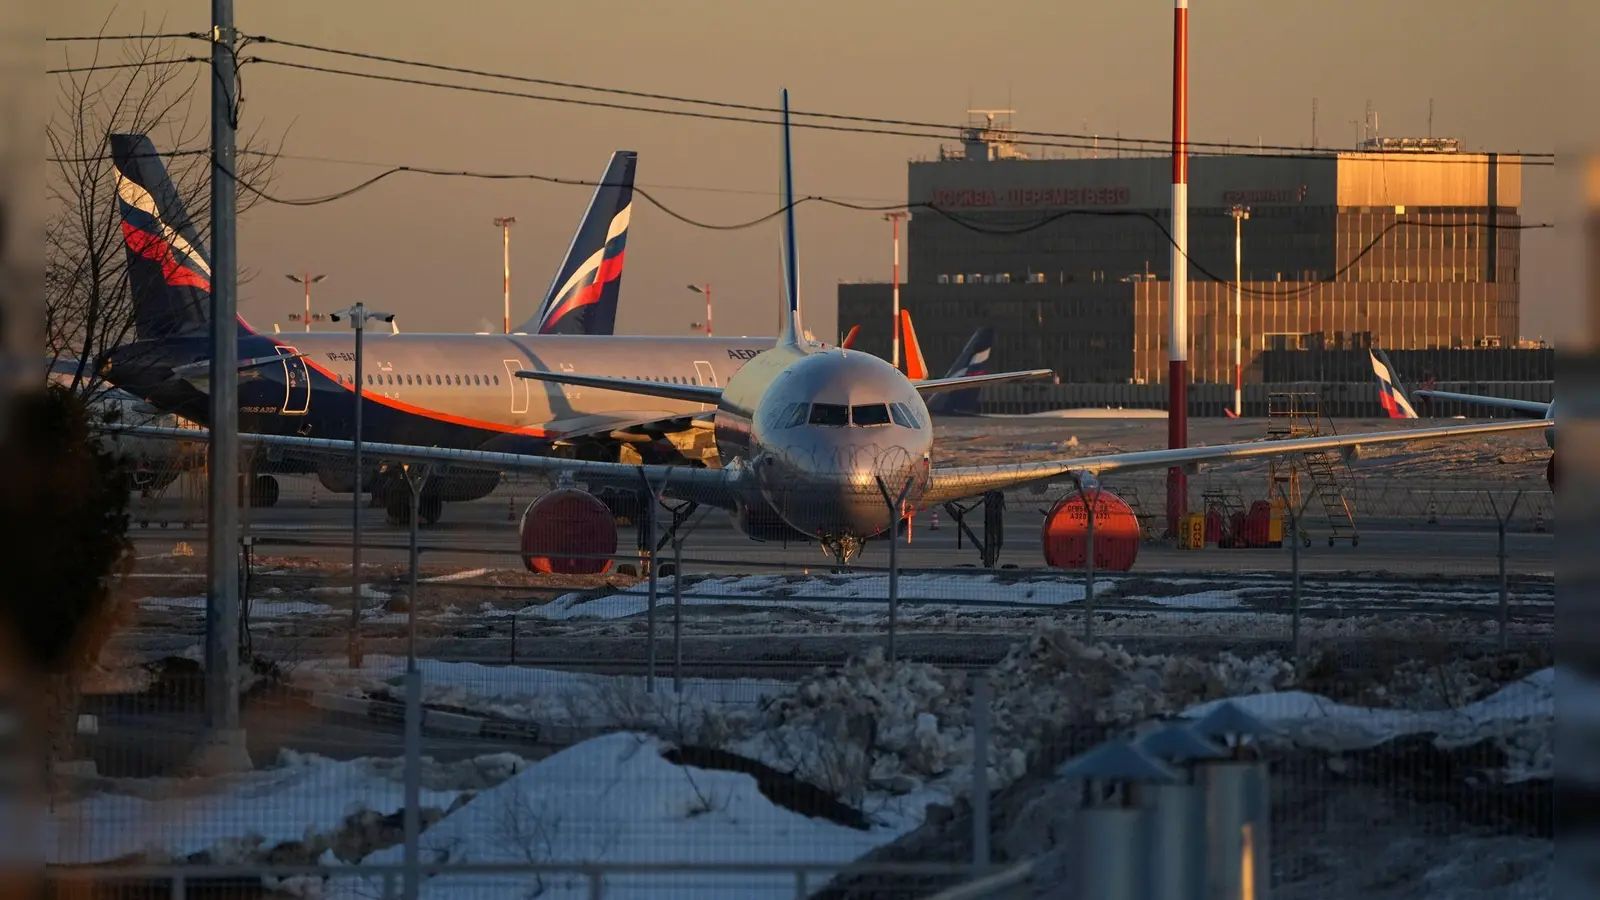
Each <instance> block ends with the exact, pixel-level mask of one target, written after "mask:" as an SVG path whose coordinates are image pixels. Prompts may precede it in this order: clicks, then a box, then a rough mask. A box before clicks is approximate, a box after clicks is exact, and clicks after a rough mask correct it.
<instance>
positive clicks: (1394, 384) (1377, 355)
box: [1367, 347, 1417, 419]
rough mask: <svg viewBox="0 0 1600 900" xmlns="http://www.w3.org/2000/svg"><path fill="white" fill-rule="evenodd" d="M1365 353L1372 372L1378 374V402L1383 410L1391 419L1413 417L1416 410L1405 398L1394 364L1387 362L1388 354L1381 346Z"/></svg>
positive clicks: (1403, 387) (1403, 388) (1415, 415)
mask: <svg viewBox="0 0 1600 900" xmlns="http://www.w3.org/2000/svg"><path fill="white" fill-rule="evenodd" d="M1367 355H1368V356H1370V357H1371V358H1372V372H1373V374H1374V375H1377V376H1378V402H1379V403H1380V404H1382V405H1383V411H1384V412H1385V413H1387V414H1388V415H1389V418H1391V419H1415V418H1416V417H1417V411H1416V410H1415V409H1413V408H1412V406H1411V401H1410V400H1407V399H1406V392H1405V386H1404V385H1403V384H1401V383H1400V376H1399V375H1398V374H1396V373H1395V370H1394V364H1392V363H1390V362H1389V355H1388V354H1387V353H1384V352H1383V348H1381V347H1377V348H1373V349H1372V350H1369V351H1367Z"/></svg>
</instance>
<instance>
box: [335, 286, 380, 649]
mask: <svg viewBox="0 0 1600 900" xmlns="http://www.w3.org/2000/svg"><path fill="white" fill-rule="evenodd" d="M328 318H330V319H332V320H333V321H335V322H337V321H339V320H340V319H341V318H348V319H349V320H350V327H351V328H354V329H355V330H356V358H355V370H356V372H355V376H356V377H355V382H356V389H355V394H354V398H355V401H354V402H355V452H354V453H352V454H351V455H352V456H353V457H354V459H353V460H352V466H353V475H352V485H353V486H352V488H351V497H350V635H349V642H348V646H347V650H348V653H349V664H350V668H352V669H359V668H361V488H362V480H363V478H362V476H363V474H364V473H363V471H362V468H361V406H362V402H361V393H362V391H361V388H362V385H364V384H365V383H366V378H365V376H364V375H363V374H362V357H361V343H362V342H361V338H362V335H364V334H365V333H366V330H367V320H368V319H378V320H380V321H384V322H393V321H394V313H386V312H378V311H376V310H370V309H367V308H366V304H364V303H357V304H356V305H355V306H352V307H350V308H349V309H341V310H339V311H338V312H336V313H330V314H329V315H328Z"/></svg>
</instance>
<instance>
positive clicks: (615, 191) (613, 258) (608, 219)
mask: <svg viewBox="0 0 1600 900" xmlns="http://www.w3.org/2000/svg"><path fill="white" fill-rule="evenodd" d="M638 161H639V154H637V153H635V152H634V151H632V150H618V151H617V152H615V153H613V154H611V162H610V163H609V164H608V165H607V166H606V174H605V176H604V177H603V178H601V179H600V186H599V187H597V188H595V191H594V197H593V198H591V199H590V200H589V209H588V210H587V211H586V212H585V213H584V214H583V220H582V221H581V222H579V223H578V230H577V232H576V233H575V234H573V236H572V244H571V246H569V247H568V248H567V256H566V259H564V260H562V262H561V268H559V269H557V270H556V276H555V278H553V279H552V280H551V282H550V289H549V290H548V291H547V292H546V293H545V298H544V303H543V304H542V305H540V307H539V312H538V313H536V314H535V315H534V317H533V318H531V319H529V320H528V321H527V322H524V323H523V324H522V327H520V328H517V329H515V330H516V331H519V332H525V333H528V334H614V333H615V331H616V324H617V300H618V298H619V297H620V296H621V293H622V262H623V255H624V250H625V249H626V247H627V242H628V219H629V214H630V212H631V211H632V209H633V175H634V170H635V169H636V168H637V167H638Z"/></svg>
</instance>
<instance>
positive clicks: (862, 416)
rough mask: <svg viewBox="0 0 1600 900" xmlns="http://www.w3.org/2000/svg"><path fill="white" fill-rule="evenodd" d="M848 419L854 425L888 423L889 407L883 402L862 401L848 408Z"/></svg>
mask: <svg viewBox="0 0 1600 900" xmlns="http://www.w3.org/2000/svg"><path fill="white" fill-rule="evenodd" d="M850 421H851V422H852V423H853V424H855V425H887V424H889V407H888V405H887V404H884V403H864V404H862V405H861V406H852V407H851V408H850Z"/></svg>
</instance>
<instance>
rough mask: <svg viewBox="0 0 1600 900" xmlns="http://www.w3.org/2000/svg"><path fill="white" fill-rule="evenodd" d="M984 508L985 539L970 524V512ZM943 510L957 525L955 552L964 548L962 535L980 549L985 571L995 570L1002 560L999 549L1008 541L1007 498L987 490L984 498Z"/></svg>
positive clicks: (952, 503)
mask: <svg viewBox="0 0 1600 900" xmlns="http://www.w3.org/2000/svg"><path fill="white" fill-rule="evenodd" d="M979 506H982V507H983V537H982V538H979V537H978V535H977V534H975V533H973V531H972V529H971V528H970V527H969V526H968V525H967V513H970V512H972V511H973V510H975V509H977V508H978V507H979ZM944 511H945V512H947V513H949V514H950V518H952V519H954V520H955V522H956V549H957V550H959V549H961V536H962V535H966V536H967V540H969V541H972V544H973V546H975V547H977V548H978V556H979V558H980V559H982V560H983V567H984V568H985V569H992V568H994V567H995V564H996V563H997V562H999V561H1000V548H1001V547H1002V546H1004V544H1005V542H1006V520H1005V511H1006V496H1005V494H1002V493H1000V492H999V491H988V492H986V493H985V494H984V495H983V499H981V500H978V501H976V502H973V503H970V504H968V505H966V506H962V505H961V504H959V503H956V502H955V501H951V502H949V503H946V504H945V505H944Z"/></svg>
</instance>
